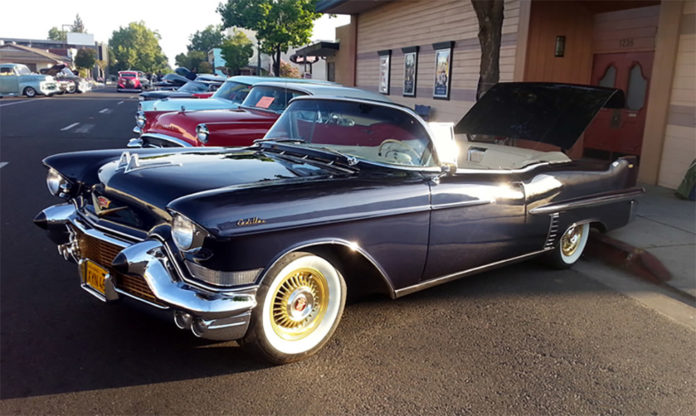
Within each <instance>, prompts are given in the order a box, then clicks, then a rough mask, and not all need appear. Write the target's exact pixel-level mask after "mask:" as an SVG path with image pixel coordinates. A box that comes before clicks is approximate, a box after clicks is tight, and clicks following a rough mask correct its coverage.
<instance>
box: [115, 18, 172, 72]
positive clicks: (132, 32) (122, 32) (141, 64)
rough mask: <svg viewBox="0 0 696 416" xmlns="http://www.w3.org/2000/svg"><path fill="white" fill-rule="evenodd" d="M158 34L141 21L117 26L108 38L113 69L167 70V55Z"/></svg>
mask: <svg viewBox="0 0 696 416" xmlns="http://www.w3.org/2000/svg"><path fill="white" fill-rule="evenodd" d="M159 39H160V36H159V34H158V33H157V32H153V31H151V30H150V29H148V28H147V27H146V26H145V23H143V22H132V23H130V24H129V25H128V26H127V27H119V29H118V30H115V31H114V32H113V34H112V36H111V39H109V47H110V50H111V66H112V70H113V71H122V70H125V69H137V70H140V71H145V72H166V71H169V65H168V64H167V57H166V56H165V55H164V53H162V48H161V47H160V45H159Z"/></svg>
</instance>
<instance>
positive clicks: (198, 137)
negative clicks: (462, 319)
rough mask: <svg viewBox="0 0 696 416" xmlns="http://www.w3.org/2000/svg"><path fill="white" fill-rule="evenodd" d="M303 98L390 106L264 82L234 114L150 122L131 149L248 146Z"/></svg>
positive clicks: (333, 90)
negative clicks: (318, 96) (343, 99)
mask: <svg viewBox="0 0 696 416" xmlns="http://www.w3.org/2000/svg"><path fill="white" fill-rule="evenodd" d="M302 95H325V96H335V97H352V98H361V99H368V100H373V101H382V102H390V101H389V99H388V98H386V97H384V96H383V95H381V94H376V93H372V92H368V91H363V90H360V89H357V88H348V87H341V86H337V85H335V84H334V85H325V84H298V83H290V82H263V83H259V84H256V85H254V87H253V88H252V89H251V91H250V92H249V94H248V95H247V97H246V98H245V99H244V101H243V102H242V104H241V105H240V106H239V108H237V109H234V110H204V111H172V112H168V113H163V114H159V115H158V116H157V117H156V118H154V119H153V120H148V122H147V123H146V124H145V126H144V128H143V130H144V131H143V132H142V134H141V135H140V137H139V138H136V139H131V141H130V142H129V143H128V147H176V146H183V147H188V146H248V145H250V144H252V143H253V141H254V140H256V139H260V138H262V137H263V136H264V135H265V134H266V132H267V131H268V129H270V128H271V126H272V125H273V123H274V122H275V121H276V119H278V117H279V116H280V114H281V113H282V112H283V111H284V110H285V108H286V107H287V105H288V102H289V101H290V100H291V99H293V98H295V97H298V96H302Z"/></svg>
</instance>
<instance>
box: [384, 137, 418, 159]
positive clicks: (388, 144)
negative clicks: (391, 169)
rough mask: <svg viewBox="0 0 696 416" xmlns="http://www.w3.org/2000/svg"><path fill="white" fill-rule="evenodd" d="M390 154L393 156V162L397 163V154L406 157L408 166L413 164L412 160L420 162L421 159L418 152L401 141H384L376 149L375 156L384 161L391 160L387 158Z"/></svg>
mask: <svg viewBox="0 0 696 416" xmlns="http://www.w3.org/2000/svg"><path fill="white" fill-rule="evenodd" d="M390 153H392V154H393V159H394V160H395V161H399V154H400V155H403V156H406V157H407V158H408V161H407V162H408V163H410V164H413V160H417V161H419V162H420V158H421V155H420V154H419V153H418V151H417V150H416V149H414V148H413V147H412V146H411V145H409V144H408V143H406V142H403V141H401V140H395V139H384V141H382V143H380V145H379V148H378V149H377V155H378V156H382V157H383V158H385V159H391V158H390V157H389V155H390Z"/></svg>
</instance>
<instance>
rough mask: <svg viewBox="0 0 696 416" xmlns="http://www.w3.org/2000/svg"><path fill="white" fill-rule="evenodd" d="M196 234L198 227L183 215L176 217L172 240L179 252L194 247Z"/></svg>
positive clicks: (173, 224) (173, 222) (173, 223)
mask: <svg viewBox="0 0 696 416" xmlns="http://www.w3.org/2000/svg"><path fill="white" fill-rule="evenodd" d="M195 234H196V226H195V225H194V224H193V222H191V220H189V219H188V218H186V217H184V216H183V215H175V216H174V221H172V239H174V244H176V246H177V247H178V248H179V250H184V251H185V250H190V249H191V247H193V239H194V237H195Z"/></svg>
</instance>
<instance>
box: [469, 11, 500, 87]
mask: <svg viewBox="0 0 696 416" xmlns="http://www.w3.org/2000/svg"><path fill="white" fill-rule="evenodd" d="M471 4H472V5H473V6H474V11H475V12H476V17H477V18H478V23H479V33H478V38H479V43H480V44H481V67H480V69H479V82H478V88H477V91H476V99H479V98H481V97H482V96H483V94H485V93H486V91H488V90H489V89H490V88H491V87H492V86H494V85H495V84H497V83H498V81H499V80H500V42H501V38H502V30H503V6H504V1H503V0H471Z"/></svg>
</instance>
